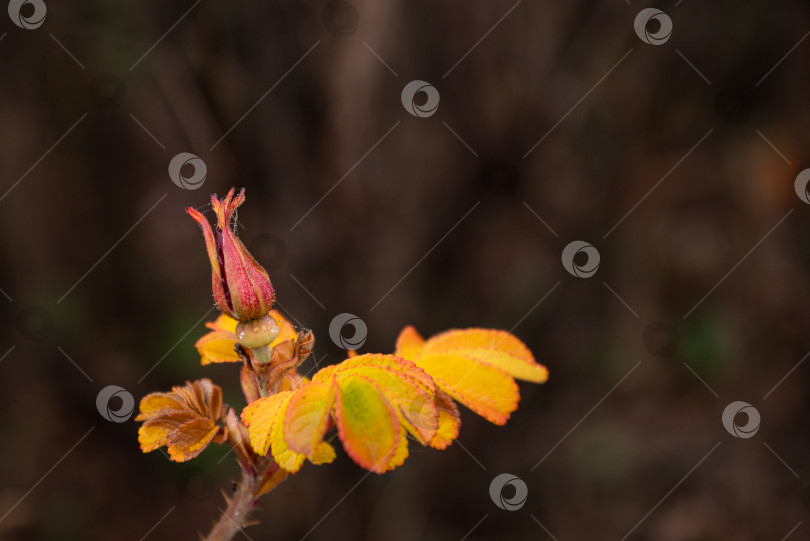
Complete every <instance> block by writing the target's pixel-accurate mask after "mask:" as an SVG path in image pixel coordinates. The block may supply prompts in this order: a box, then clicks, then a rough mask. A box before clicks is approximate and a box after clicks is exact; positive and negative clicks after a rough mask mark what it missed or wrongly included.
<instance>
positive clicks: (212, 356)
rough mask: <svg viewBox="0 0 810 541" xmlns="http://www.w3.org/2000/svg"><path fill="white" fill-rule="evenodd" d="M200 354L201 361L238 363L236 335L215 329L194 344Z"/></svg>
mask: <svg viewBox="0 0 810 541" xmlns="http://www.w3.org/2000/svg"><path fill="white" fill-rule="evenodd" d="M194 347H195V348H197V351H198V352H199V354H200V363H201V364H203V365H206V364H211V363H238V362H239V361H240V359H239V355H237V354H236V335H235V334H233V333H230V332H226V331H213V332H210V333H208V334H206V335H205V336H203V337H202V338H200V339H199V340H197V342H196V343H195V344H194Z"/></svg>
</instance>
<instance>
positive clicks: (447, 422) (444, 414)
mask: <svg viewBox="0 0 810 541" xmlns="http://www.w3.org/2000/svg"><path fill="white" fill-rule="evenodd" d="M435 402H436V407H437V409H438V410H439V428H438V429H437V430H436V435H435V436H433V439H432V440H431V441H430V446H431V447H433V448H434V449H446V448H447V447H448V446H450V445H451V444H452V443H453V440H454V439H456V438H457V437H458V432H459V430H460V429H461V415H460V414H459V411H458V406H456V403H455V402H454V401H453V398H452V397H450V396H449V395H448V394H447V393H445V392H444V391H442V390H441V389H439V390H437V391H436V398H435Z"/></svg>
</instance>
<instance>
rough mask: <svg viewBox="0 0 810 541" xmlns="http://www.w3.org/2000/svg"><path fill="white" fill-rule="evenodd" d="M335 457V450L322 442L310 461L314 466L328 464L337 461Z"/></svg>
mask: <svg viewBox="0 0 810 541" xmlns="http://www.w3.org/2000/svg"><path fill="white" fill-rule="evenodd" d="M335 456H336V455H335V448H334V447H332V446H331V445H329V444H328V443H326V442H321V443H320V444H318V448H317V449H316V450H315V452H314V453H313V454H312V456H310V457H309V460H310V461H311V462H312V463H313V464H328V463H330V462H332V461H333V460H335Z"/></svg>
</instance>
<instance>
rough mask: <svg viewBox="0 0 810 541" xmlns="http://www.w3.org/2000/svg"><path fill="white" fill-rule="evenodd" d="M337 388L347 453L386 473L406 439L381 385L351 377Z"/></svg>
mask: <svg viewBox="0 0 810 541" xmlns="http://www.w3.org/2000/svg"><path fill="white" fill-rule="evenodd" d="M358 358H359V357H358ZM334 385H335V386H336V387H337V392H336V400H335V419H336V421H337V427H338V434H339V436H340V439H341V440H342V441H343V446H344V447H345V448H346V452H347V453H348V454H349V456H351V457H352V459H354V461H355V462H357V463H358V464H359V465H360V466H362V467H364V468H366V469H367V470H371V471H373V472H376V473H383V472H384V471H385V470H386V469H387V468H388V463H389V462H391V460H392V459H393V458H394V456H395V454H396V452H397V450H398V447H399V446H400V445H401V443H400V438H402V437H403V434H402V430H401V428H400V425H399V420H398V417H397V414H396V412H395V410H394V407H393V406H392V405H391V403H390V402H389V401H388V399H387V398H386V397H385V394H384V393H383V392H382V390H381V389H380V388H379V387H378V386H377V384H375V383H374V382H373V381H371V380H369V379H368V378H365V377H363V376H360V375H357V374H347V375H346V376H345V377H342V378H340V381H339V382H338V381H335V383H334Z"/></svg>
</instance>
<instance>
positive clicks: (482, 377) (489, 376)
mask: <svg viewBox="0 0 810 541" xmlns="http://www.w3.org/2000/svg"><path fill="white" fill-rule="evenodd" d="M416 364H417V365H418V366H419V367H421V368H423V369H424V370H425V372H427V373H428V374H430V375H431V376H433V379H434V380H435V381H436V385H438V386H439V388H440V389H441V390H443V391H444V392H446V393H447V394H449V395H450V396H452V397H453V398H455V399H456V400H458V401H459V402H461V403H462V404H464V405H465V406H467V407H468V408H470V409H471V410H473V411H474V412H476V413H477V414H479V415H481V416H482V417H484V418H486V419H487V420H489V421H491V422H493V423H495V424H496V425H504V424H506V421H507V420H508V419H509V414H510V413H511V412H513V411H515V410H516V409H517V403H518V400H519V399H520V393H519V391H518V387H517V384H516V383H515V380H513V379H512V378H511V377H510V376H509V374H507V373H506V372H504V371H503V370H501V369H500V368H497V367H495V366H492V365H489V364H486V363H480V362H478V361H477V360H476V359H472V358H470V357H465V356H463V355H455V354H447V353H435V354H428V355H424V356H420V357H419V359H418V360H417V361H416Z"/></svg>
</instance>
